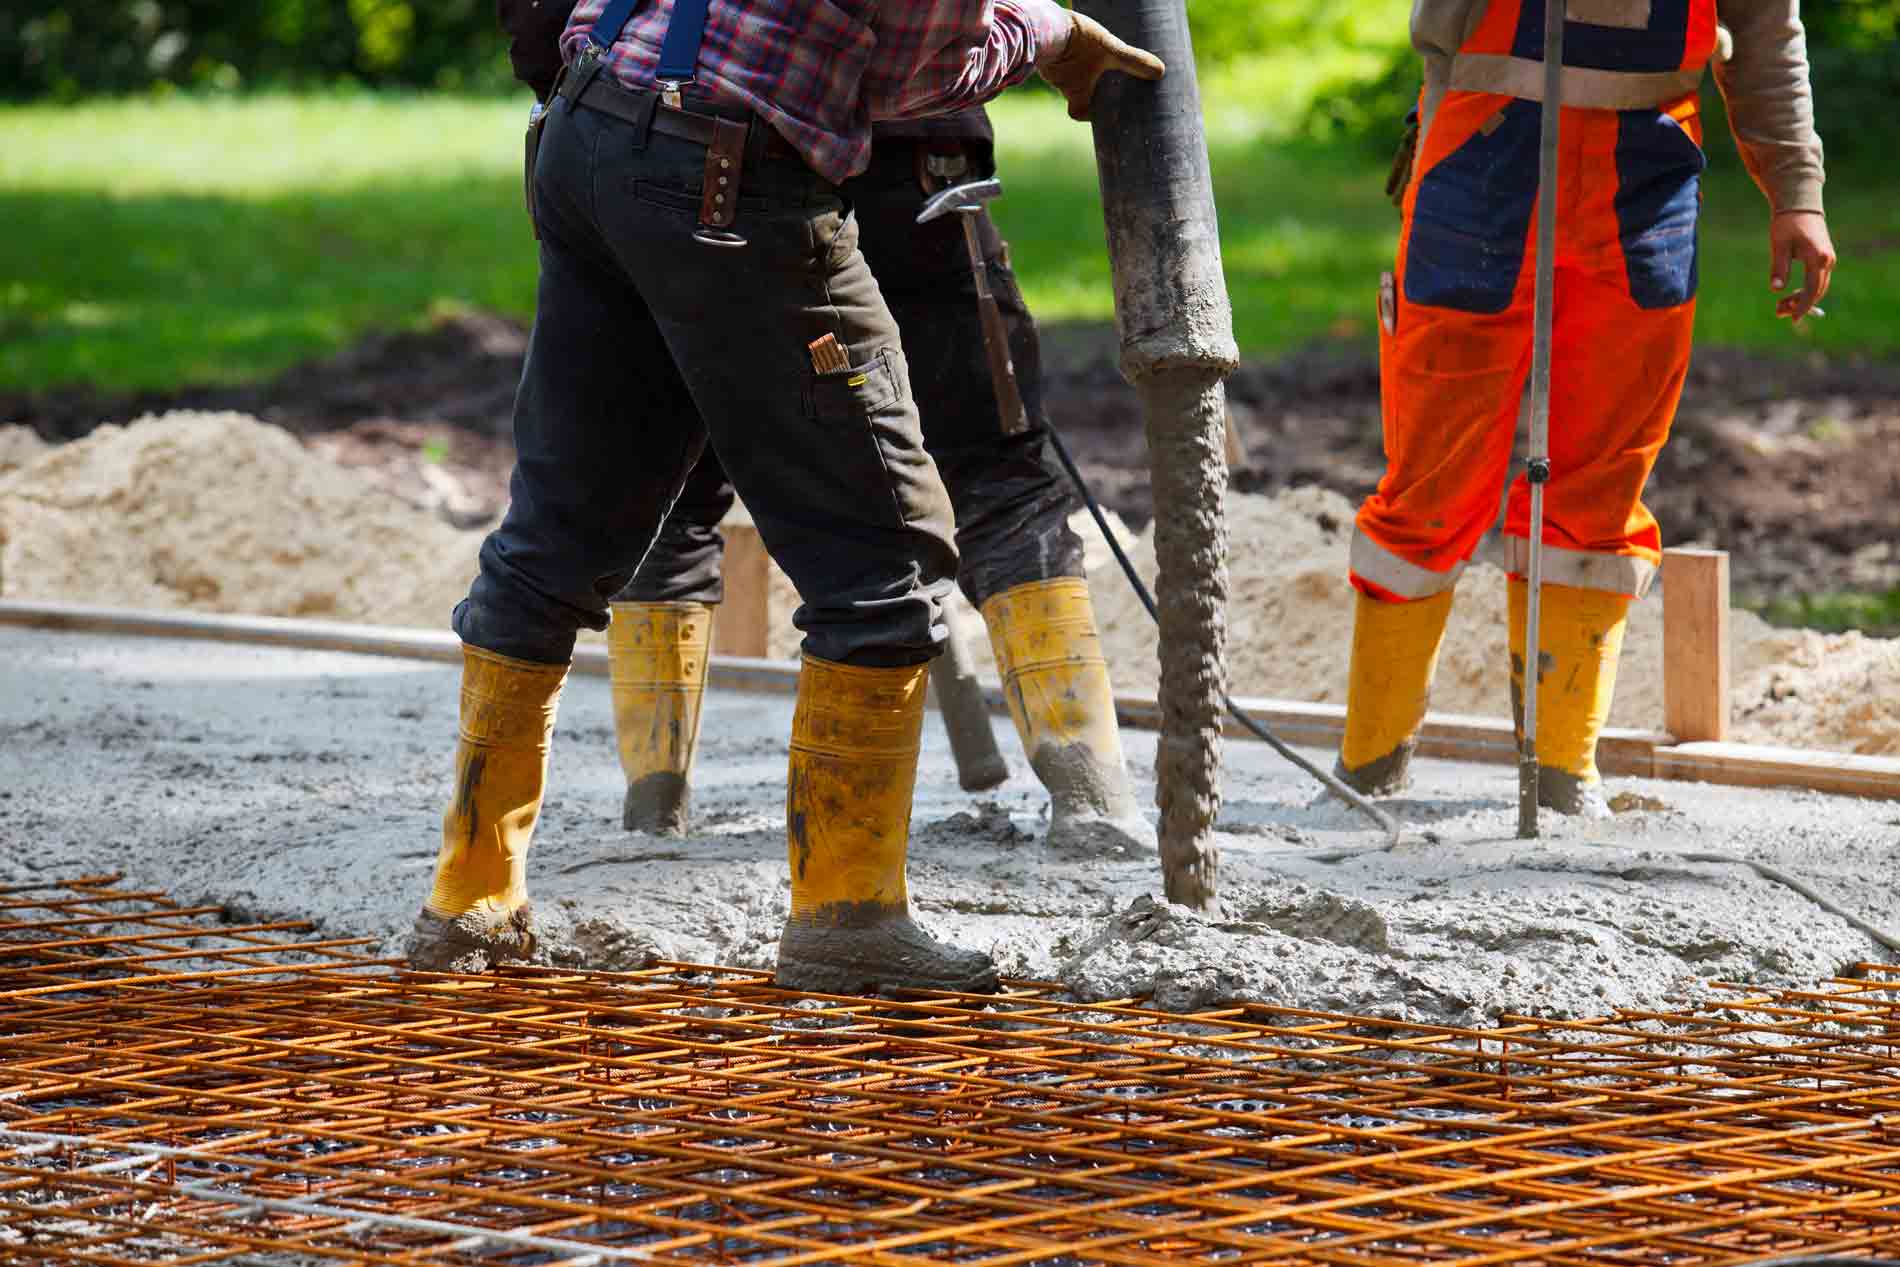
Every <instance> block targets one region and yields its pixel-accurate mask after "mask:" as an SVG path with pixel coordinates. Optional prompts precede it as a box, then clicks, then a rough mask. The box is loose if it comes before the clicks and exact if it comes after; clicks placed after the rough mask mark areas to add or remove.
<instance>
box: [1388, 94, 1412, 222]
mask: <svg viewBox="0 0 1900 1267" xmlns="http://www.w3.org/2000/svg"><path fill="white" fill-rule="evenodd" d="M1417 156H1418V111H1416V110H1414V111H1412V112H1411V113H1410V114H1408V115H1406V116H1405V135H1404V136H1403V137H1401V138H1400V140H1399V149H1398V152H1397V153H1396V154H1394V155H1393V156H1392V170H1391V171H1389V172H1387V173H1386V177H1385V196H1386V197H1388V198H1390V199H1391V200H1392V205H1393V206H1395V207H1403V206H1404V205H1405V190H1406V188H1407V186H1409V185H1410V184H1411V183H1412V162H1413V160H1414V159H1415V158H1416V157H1417Z"/></svg>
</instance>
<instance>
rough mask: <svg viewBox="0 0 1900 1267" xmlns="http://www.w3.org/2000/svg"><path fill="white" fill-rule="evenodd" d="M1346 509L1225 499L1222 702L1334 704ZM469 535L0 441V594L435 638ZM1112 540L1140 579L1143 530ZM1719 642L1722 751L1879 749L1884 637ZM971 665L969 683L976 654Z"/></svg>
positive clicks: (1889, 683)
mask: <svg viewBox="0 0 1900 1267" xmlns="http://www.w3.org/2000/svg"><path fill="white" fill-rule="evenodd" d="M322 438H323V437H318V439H322ZM9 454H12V455H13V456H12V457H9V456H8V455H9ZM419 460H420V459H418V461H419ZM10 463H17V465H14V466H13V467H12V469H11V470H9V469H8V467H9V464H10ZM423 467H424V468H426V469H428V470H432V471H433V470H436V469H437V468H436V467H434V466H430V465H428V464H426V463H424V464H423ZM443 479H445V480H447V479H448V477H447V476H443ZM443 487H444V489H447V487H448V485H447V484H444V485H443ZM444 496H447V493H446V492H445V493H444ZM437 509H438V510H440V509H441V508H440V507H438V508H437ZM1352 510H1353V508H1352V504H1351V503H1350V502H1348V501H1347V500H1345V499H1344V498H1343V497H1341V496H1340V495H1339V494H1337V493H1334V492H1330V491H1328V490H1325V489H1321V488H1310V487H1309V488H1301V489H1292V490H1288V491H1285V492H1282V493H1280V494H1278V495H1276V496H1272V497H1267V496H1262V495H1259V494H1244V493H1232V494H1230V496H1229V498H1228V519H1229V528H1230V534H1231V537H1232V540H1233V542H1234V549H1233V552H1232V557H1231V559H1230V561H1229V571H1230V574H1231V581H1232V587H1231V599H1230V602H1229V606H1228V627H1229V638H1228V671H1229V681H1230V684H1231V687H1232V689H1233V690H1234V691H1235V692H1236V693H1238V694H1243V695H1267V696H1276V697H1279V698H1285V699H1308V700H1322V701H1334V702H1337V701H1342V700H1343V699H1344V698H1345V686H1346V674H1347V663H1348V652H1349V648H1350V645H1351V629H1352V623H1353V615H1352V611H1353V602H1354V598H1353V593H1352V590H1351V588H1350V587H1349V586H1348V585H1347V583H1346V579H1345V578H1346V553H1347V544H1348V541H1349V539H1350V525H1351V519H1352ZM1074 522H1075V523H1076V524H1077V526H1078V527H1079V528H1080V529H1081V530H1083V531H1084V533H1085V536H1087V537H1089V538H1092V540H1091V541H1090V550H1089V562H1090V587H1091V590H1092V591H1093V593H1094V597H1095V607H1096V612H1097V614H1098V617H1099V620H1100V625H1101V629H1102V634H1103V647H1104V649H1105V651H1106V653H1107V655H1108V659H1109V663H1110V666H1111V668H1112V670H1113V672H1114V675H1115V681H1116V686H1117V687H1118V688H1119V689H1121V690H1126V691H1136V692H1151V691H1152V690H1153V689H1154V684H1155V676H1156V664H1155V655H1154V647H1155V642H1154V631H1153V627H1152V625H1151V624H1150V623H1149V619H1148V616H1147V613H1146V612H1145V611H1143V610H1142V609H1141V607H1140V606H1139V604H1138V602H1137V601H1136V598H1135V596H1134V593H1133V591H1132V590H1130V589H1129V587H1128V585H1127V584H1126V582H1125V581H1124V579H1123V578H1122V576H1121V574H1120V573H1119V571H1118V570H1117V569H1116V568H1115V566H1114V564H1113V563H1112V561H1111V560H1110V557H1109V552H1108V550H1107V547H1106V543H1105V542H1103V541H1102V540H1101V538H1100V536H1099V534H1097V532H1096V530H1095V528H1094V526H1093V524H1092V523H1091V522H1090V521H1089V519H1088V517H1087V516H1086V515H1084V514H1081V513H1078V514H1077V515H1076V516H1075V520H1074ZM480 540H481V534H480V532H479V531H469V530H463V529H458V528H456V527H453V526H451V525H450V524H448V523H445V522H443V520H442V518H441V516H440V515H439V514H438V513H436V512H434V511H429V510H423V509H418V508H416V507H413V506H409V505H405V504H403V503H402V502H401V501H399V500H398V499H397V498H395V497H393V496H391V495H390V493H389V491H388V490H387V489H385V488H382V487H380V486H378V485H376V484H374V483H372V481H371V480H370V478H369V476H368V474H366V472H365V471H364V470H362V469H349V468H346V467H344V466H341V465H339V464H338V463H337V462H336V461H334V460H332V458H331V457H330V456H326V455H325V454H323V453H321V452H318V451H314V450H313V449H311V448H306V447H305V446H304V444H302V443H300V442H299V441H298V439H297V438H296V437H294V436H292V435H291V434H290V433H288V432H286V431H284V430H282V429H280V428H277V427H273V426H269V425H266V424H264V423H261V422H259V421H257V420H256V419H254V418H251V417H248V416H246V415H243V414H237V413H191V412H180V413H174V414H169V415H166V416H164V417H162V418H157V419H148V420H144V421H141V422H137V423H134V424H132V425H131V426H128V427H116V426H112V427H101V428H99V429H97V430H95V431H93V432H92V433H91V434H90V435H88V436H87V437H86V438H85V439H83V440H78V441H75V442H73V443H70V444H66V445H60V446H57V447H52V448H46V447H45V446H42V445H40V444H39V441H38V440H37V439H35V438H34V437H33V435H32V433H30V432H27V431H25V430H24V429H21V428H3V427H0V596H5V597H11V598H42V599H66V600H70V601H76V602H87V603H104V604H109V605H114V606H124V607H142V608H191V609H195V610H200V611H218V612H242V613H249V614H256V615H276V616H315V617H323V618H333V619H341V620H360V621H368V622H371V623H375V624H389V625H415V626H420V627H423V628H429V629H441V628H443V627H444V626H446V625H447V623H448V618H449V613H450V611H451V610H452V609H453V608H454V606H455V603H456V602H457V601H458V600H459V599H460V598H461V597H462V595H463V594H464V593H466V592H467V587H468V581H469V578H470V577H471V576H472V575H473V573H474V569H475V551H476V547H477V546H478V544H479V543H480ZM1127 540H1128V543H1129V545H1130V549H1131V552H1132V554H1133V557H1134V559H1135V561H1136V563H1137V564H1138V566H1140V567H1141V568H1142V570H1143V572H1144V573H1145V575H1146V576H1147V578H1148V580H1149V582H1150V584H1152V583H1153V579H1154V570H1155V569H1154V551H1153V548H1152V530H1150V532H1149V533H1145V534H1143V535H1142V537H1141V539H1140V540H1139V541H1136V540H1134V538H1133V536H1132V535H1130V536H1129V537H1128V538H1127ZM774 572H775V576H774V583H773V594H772V601H771V609H772V620H773V628H772V639H771V654H773V655H776V656H780V657H795V656H796V655H797V652H798V642H799V634H798V631H797V630H796V629H794V628H793V627H792V623H791V619H792V612H793V610H794V609H795V608H796V607H797V601H798V600H797V594H796V593H795V592H794V591H793V590H792V588H791V585H790V583H789V582H787V581H786V580H785V578H784V577H783V576H782V575H777V574H776V569H774ZM1504 588H1505V587H1504V576H1503V573H1502V572H1500V571H1499V570H1498V569H1497V568H1496V567H1493V566H1491V565H1489V564H1485V563H1479V564H1476V565H1474V566H1473V567H1472V568H1471V569H1470V570H1469V571H1468V572H1467V573H1466V574H1465V577H1464V579H1463V581H1462V583H1461V584H1460V586H1459V593H1458V601H1457V602H1456V604H1455V605H1454V608H1453V614H1452V619H1451V626H1450V629H1449V631H1448V633H1447V636H1446V640H1445V649H1444V652H1443V654H1442V655H1441V657H1440V662H1439V673H1438V680H1437V685H1436V688H1435V690H1434V694H1433V700H1432V703H1433V706H1434V707H1435V708H1437V709H1438V710H1439V711H1441V712H1453V713H1476V714H1485V715H1491V716H1508V714H1509V697H1508V694H1507V691H1506V675H1505V665H1506V656H1505V646H1504ZM972 623H980V622H975V621H974V617H972ZM1662 624H1663V622H1662V601H1661V598H1660V597H1659V596H1657V595H1652V596H1651V597H1650V598H1649V599H1647V600H1645V601H1644V602H1642V603H1639V604H1637V605H1636V607H1635V609H1634V610H1633V611H1632V613H1631V619H1630V631H1629V636H1628V639H1627V640H1626V644H1625V647H1624V654H1623V664H1622V671H1621V675H1620V679H1619V682H1618V687H1617V692H1616V703H1615V707H1614V709H1613V710H1612V713H1611V717H1610V722H1611V724H1612V725H1618V726H1631V727H1637V728H1641V729H1647V730H1660V729H1662V726H1663V682H1662V671H1663V664H1662V642H1663V638H1662ZM1731 642H1732V663H1733V665H1734V685H1733V691H1732V698H1733V701H1734V720H1735V726H1734V734H1733V738H1735V739H1736V740H1738V741H1740V742H1745V743H1767V744H1780V745H1787V746H1794V747H1804V748H1819V749H1826V750H1832V751H1842V752H1858V753H1863V754H1868V755H1879V754H1888V753H1900V640H1897V639H1879V638H1866V637H1863V636H1862V635H1860V634H1840V635H1823V634H1819V633H1814V632H1810V631H1788V630H1775V629H1770V628H1769V627H1768V626H1767V625H1765V624H1763V623H1762V622H1761V621H1760V620H1758V619H1757V618H1755V617H1754V616H1752V615H1750V614H1748V613H1747V612H1740V611H1738V612H1736V613H1735V616H1734V623H1733V638H1732V640H1731ZM972 650H973V651H974V652H975V656H976V659H977V661H978V662H979V664H980V665H982V666H984V667H986V668H987V666H988V664H989V651H988V648H987V646H975V647H973V648H972Z"/></svg>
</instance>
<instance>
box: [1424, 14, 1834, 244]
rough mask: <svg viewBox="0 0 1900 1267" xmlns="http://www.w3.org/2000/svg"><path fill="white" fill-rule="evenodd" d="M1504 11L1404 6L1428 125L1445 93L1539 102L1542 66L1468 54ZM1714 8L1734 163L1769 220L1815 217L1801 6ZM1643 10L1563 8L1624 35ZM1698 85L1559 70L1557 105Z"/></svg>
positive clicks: (1657, 95) (1660, 95)
mask: <svg viewBox="0 0 1900 1267" xmlns="http://www.w3.org/2000/svg"><path fill="white" fill-rule="evenodd" d="M1507 2H1509V0H1413V4H1412V44H1413V47H1415V48H1416V49H1417V50H1418V52H1419V55H1420V56H1421V57H1422V58H1423V59H1424V62H1425V98H1424V111H1425V116H1426V122H1427V124H1428V125H1429V122H1430V116H1431V113H1432V111H1433V110H1434V109H1435V108H1436V106H1437V103H1438V101H1439V99H1440V98H1442V97H1443V96H1444V94H1445V93H1446V92H1447V91H1450V90H1453V89H1465V90H1470V91H1479V92H1502V93H1505V94H1507V95H1510V96H1517V97H1526V98H1530V99H1532V100H1536V99H1538V98H1539V97H1541V96H1542V75H1541V67H1540V66H1538V64H1537V63H1536V62H1535V61H1530V60H1527V59H1522V58H1517V57H1511V56H1505V55H1500V54H1485V53H1473V52H1472V51H1470V50H1469V49H1468V48H1467V45H1468V44H1469V42H1470V41H1471V39H1472V36H1473V34H1474V33H1475V32H1476V31H1477V30H1478V28H1479V25H1480V24H1481V23H1482V22H1483V21H1484V18H1485V16H1486V13H1487V12H1488V10H1489V8H1490V6H1491V5H1492V4H1493V3H1507ZM1701 2H1703V3H1707V2H1708V0H1701ZM1714 4H1715V13H1716V20H1717V21H1718V22H1719V23H1720V24H1721V25H1722V26H1723V27H1725V28H1726V29H1727V30H1728V32H1729V34H1730V36H1731V37H1732V41H1733V48H1732V52H1731V53H1730V55H1729V56H1728V58H1727V59H1726V60H1722V59H1720V58H1719V57H1718V59H1717V60H1716V62H1715V82H1716V86H1717V87H1719V88H1720V89H1721V90H1722V96H1723V99H1724V100H1725V101H1727V103H1728V115H1729V127H1730V130H1731V131H1732V132H1733V133H1734V134H1735V141H1736V145H1737V147H1738V148H1739V149H1740V150H1741V154H1742V162H1743V163H1744V164H1745V165H1746V166H1747V167H1748V171H1749V174H1750V175H1752V176H1753V177H1754V178H1755V183H1756V184H1758V185H1760V186H1761V190H1762V192H1763V193H1764V194H1766V195H1767V197H1768V202H1769V205H1770V206H1771V207H1772V208H1773V209H1774V210H1775V211H1776V212H1784V211H1820V210H1821V209H1822V205H1821V185H1822V182H1823V180H1824V172H1823V164H1822V151H1821V138H1820V137H1819V136H1818V135H1817V134H1816V133H1815V130H1814V98H1813V91H1812V88H1811V85H1810V82H1809V76H1808V46H1807V35H1806V32H1805V31H1804V30H1803V29H1802V26H1801V4H1800V0H1714ZM1648 9H1649V3H1648V0H1568V3H1567V7H1566V11H1567V13H1568V16H1569V18H1570V21H1571V22H1573V23H1576V22H1583V23H1591V24H1595V25H1602V26H1608V27H1622V26H1633V25H1635V24H1636V21H1635V20H1636V19H1638V18H1641V17H1643V16H1644V15H1646V14H1647V12H1648ZM1703 29H1704V30H1705V31H1706V30H1707V27H1706V25H1705V26H1704V28H1703ZM1565 60H1566V62H1568V61H1569V60H1570V59H1569V58H1566V59H1565ZM1701 77H1702V71H1701V68H1700V67H1694V68H1688V69H1682V70H1672V71H1660V72H1651V73H1636V74H1631V73H1624V72H1613V71H1600V70H1590V69H1585V68H1580V67H1575V66H1570V65H1567V66H1566V67H1565V71H1564V101H1565V104H1566V105H1580V106H1594V107H1599V108H1603V109H1612V110H1628V109H1637V108H1641V107H1644V106H1653V105H1660V104H1662V103H1663V102H1665V101H1668V100H1671V99H1673V98H1676V97H1679V96H1681V95H1682V94H1683V93H1685V92H1690V91H1693V90H1694V89H1695V87H1696V85H1697V84H1698V83H1699V82H1700V80H1701Z"/></svg>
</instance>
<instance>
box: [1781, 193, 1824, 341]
mask: <svg viewBox="0 0 1900 1267" xmlns="http://www.w3.org/2000/svg"><path fill="white" fill-rule="evenodd" d="M1768 254H1769V264H1768V287H1769V289H1770V290H1777V291H1778V290H1780V289H1781V288H1782V287H1784V286H1786V285H1787V284H1788V271H1789V270H1788V265H1789V263H1790V262H1791V261H1794V260H1799V261H1800V262H1801V289H1800V290H1799V291H1798V292H1796V293H1795V294H1792V295H1783V296H1782V297H1781V298H1780V299H1777V300H1776V301H1775V315H1776V316H1777V317H1788V318H1790V319H1792V320H1793V321H1795V322H1796V323H1797V324H1798V323H1799V322H1800V321H1801V319H1802V318H1804V317H1806V316H1807V315H1808V314H1809V313H1813V314H1814V315H1815V316H1817V317H1818V316H1821V315H1823V314H1822V313H1821V310H1820V309H1819V308H1816V307H1815V305H1816V304H1818V303H1820V302H1821V296H1823V295H1825V294H1827V288H1828V283H1829V282H1831V281H1833V280H1834V239H1833V238H1831V237H1829V236H1828V232H1827V217H1826V216H1824V215H1822V214H1821V213H1820V212H1818V211H1784V212H1782V213H1781V214H1780V215H1777V216H1776V217H1775V218H1774V219H1773V220H1771V221H1770V222H1769V225H1768Z"/></svg>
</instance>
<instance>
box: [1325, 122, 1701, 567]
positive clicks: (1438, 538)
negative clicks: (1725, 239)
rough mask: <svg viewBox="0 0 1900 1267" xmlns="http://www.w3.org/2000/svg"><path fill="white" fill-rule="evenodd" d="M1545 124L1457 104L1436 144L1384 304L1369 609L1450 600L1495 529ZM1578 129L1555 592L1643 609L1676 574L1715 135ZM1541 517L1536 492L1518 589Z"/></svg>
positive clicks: (1521, 358) (1559, 321) (1523, 530)
mask: <svg viewBox="0 0 1900 1267" xmlns="http://www.w3.org/2000/svg"><path fill="white" fill-rule="evenodd" d="M1540 109H1541V107H1540V106H1539V105H1538V104H1537V103H1536V102H1532V101H1522V100H1518V99H1515V98H1512V97H1506V96H1499V95H1495V94H1491V93H1479V92H1461V91H1452V92H1449V93H1447V94H1446V95H1445V96H1444V97H1443V98H1442V99H1441V100H1440V101H1439V102H1438V103H1437V105H1436V109H1435V110H1434V111H1433V112H1432V116H1431V119H1430V124H1429V127H1428V129H1427V131H1426V134H1425V135H1424V136H1423V137H1422V138H1421V140H1420V146H1419V151H1418V156H1417V159H1416V162H1415V165H1414V169H1413V170H1414V177H1413V180H1412V182H1411V186H1410V188H1409V189H1408V190H1407V193H1406V198H1405V205H1404V227H1403V231H1402V235H1401V237H1400V242H1399V252H1398V260H1397V265H1396V268H1395V271H1394V274H1393V276H1392V278H1390V279H1389V280H1388V281H1387V283H1386V285H1385V286H1384V288H1383V290H1382V294H1381V303H1380V323H1381V334H1380V373H1381V391H1382V397H1383V415H1384V432H1385V450H1386V463H1387V465H1386V472H1385V475H1384V478H1382V479H1381V480H1380V481H1379V486H1378V489H1377V490H1376V491H1375V492H1374V493H1373V494H1372V496H1371V497H1369V498H1367V499H1366V502H1365V504H1364V505H1363V506H1362V507H1361V508H1360V511H1359V515H1358V520H1357V531H1356V532H1355V534H1354V539H1353V545H1352V581H1353V584H1354V585H1355V586H1357V587H1358V588H1359V589H1360V590H1361V591H1362V592H1364V593H1366V594H1367V595H1369V596H1371V597H1374V598H1381V599H1387V600H1400V601H1402V600H1408V599H1418V598H1424V597H1428V596H1430V595H1432V594H1436V593H1441V592H1443V591H1444V590H1447V589H1449V588H1451V587H1452V586H1453V585H1455V584H1456V583H1457V580H1458V574H1459V573H1460V572H1461V571H1462V570H1463V567H1464V565H1465V562H1466V561H1467V560H1468V559H1469V558H1470V556H1471V553H1472V551H1473V550H1474V549H1475V548H1476V547H1477V544H1478V542H1479V540H1480V538H1482V537H1483V535H1484V533H1485V531H1486V530H1487V529H1488V528H1489V527H1490V525H1491V524H1492V522H1493V521H1494V520H1495V518H1496V516H1497V511H1498V502H1499V498H1500V496H1501V494H1502V493H1503V492H1504V483H1505V480H1506V478H1507V477H1508V476H1509V474H1510V467H1511V457H1512V449H1513V441H1514V439H1515V436H1516V434H1517V430H1518V425H1519V420H1520V414H1521V409H1522V404H1523V400H1524V389H1525V383H1526V380H1527V378H1528V377H1529V373H1530V363H1531V311H1532V306H1533V291H1534V277H1535V272H1536V223H1535V222H1536V201H1537V183H1538V152H1537V151H1538V133H1539V126H1540V123H1539V116H1540ZM1562 122H1563V131H1562V148H1561V153H1560V163H1559V178H1558V179H1559V183H1558V188H1557V259H1556V290H1555V296H1556V303H1555V308H1554V321H1553V344H1552V356H1551V399H1550V460H1551V471H1552V474H1551V479H1550V483H1549V484H1548V485H1546V488H1545V501H1544V506H1545V511H1544V513H1545V520H1544V533H1543V538H1544V543H1545V545H1546V546H1547V547H1548V548H1547V550H1546V552H1545V564H1544V569H1545V570H1544V576H1545V578H1546V579H1547V580H1550V581H1552V582H1553V583H1556V584H1560V585H1572V586H1578V587H1581V588H1586V589H1598V590H1605V591H1609V592H1613V593H1622V594H1631V595H1640V594H1641V593H1642V592H1643V591H1644V590H1645V589H1646V588H1647V586H1648V582H1649V580H1650V578H1651V576H1652V575H1653V573H1654V571H1655V568H1656V565H1657V564H1658V563H1659V562H1660V560H1661V539H1660V535H1659V533H1658V530H1657V525H1656V520H1655V517H1654V516H1652V515H1651V514H1650V513H1649V510H1648V509H1647V508H1646V507H1644V505H1643V503H1642V490H1643V484H1644V481H1645V480H1647V479H1648V477H1649V472H1650V468H1651V467H1652V466H1653V465H1654V464H1655V460H1656V455H1657V453H1658V451H1659V450H1660V449H1661V448H1662V444H1663V440H1664V439H1665V437H1667V435H1668V433H1669V424H1670V421H1671V419H1672V418H1673V417H1674V415H1675V410H1676V402H1677V399H1678V398H1679V396H1680V395H1681V392H1682V382H1683V377H1684V374H1685V373H1686V371H1687V368H1688V362H1689V345H1690V334H1691V330H1692V328H1693V325H1694V320H1695V285H1696V216H1697V211H1698V204H1699V200H1700V190H1699V178H1700V174H1701V171H1702V168H1703V157H1702V150H1701V126H1700V120H1699V119H1698V117H1697V114H1696V99H1695V97H1694V96H1693V95H1690V96H1686V97H1683V98H1680V99H1678V100H1676V101H1673V102H1671V103H1669V104H1667V105H1664V106H1661V107H1657V108H1654V109H1645V110H1621V111H1619V110H1599V109H1571V108H1566V109H1565V110H1564V112H1563V121H1562ZM1529 509H1530V494H1529V486H1528V485H1527V484H1526V482H1525V480H1524V478H1523V477H1522V476H1521V475H1520V476H1519V477H1518V478H1517V479H1516V480H1515V481H1514V483H1513V484H1512V487H1511V490H1510V498H1509V503H1508V505H1507V508H1506V514H1505V532H1506V535H1507V537H1509V538H1510V539H1511V540H1512V544H1513V550H1514V554H1515V558H1516V566H1515V567H1514V569H1513V570H1514V571H1517V572H1519V573H1521V572H1522V571H1523V570H1524V559H1525V549H1526V546H1527V538H1528V533H1529V519H1530V514H1529Z"/></svg>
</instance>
